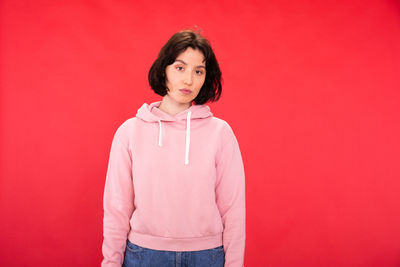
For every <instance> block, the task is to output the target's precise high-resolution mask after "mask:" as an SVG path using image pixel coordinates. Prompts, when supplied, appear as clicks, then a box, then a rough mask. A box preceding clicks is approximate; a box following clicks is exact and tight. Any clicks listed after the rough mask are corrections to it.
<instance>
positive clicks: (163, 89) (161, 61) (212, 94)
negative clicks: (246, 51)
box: [148, 29, 222, 105]
mask: <svg viewBox="0 0 400 267" xmlns="http://www.w3.org/2000/svg"><path fill="white" fill-rule="evenodd" d="M188 47H191V48H193V49H195V50H196V49H198V50H200V51H201V52H202V53H203V55H204V57H205V61H206V78H205V81H204V84H203V86H202V87H201V89H200V92H199V94H198V95H197V97H196V98H195V99H194V100H193V102H195V104H196V105H202V104H205V103H207V102H208V101H211V102H215V101H217V100H218V99H219V98H220V96H221V91H222V84H221V80H222V79H221V70H220V69H219V64H218V61H217V59H216V57H215V54H214V52H213V50H212V48H211V45H210V43H209V41H208V40H207V39H206V38H204V37H203V36H202V35H201V34H200V33H199V32H198V31H195V30H191V29H185V30H182V31H180V32H177V33H175V34H174V35H172V37H171V38H170V39H169V40H168V41H167V43H166V44H165V45H164V46H163V47H162V48H161V51H160V53H159V54H158V58H157V59H156V60H155V61H154V63H153V65H152V66H151V68H150V71H149V76H148V79H149V83H150V87H151V88H152V89H153V91H154V92H155V93H156V94H158V95H160V96H165V95H166V94H167V90H168V89H167V86H166V84H165V79H166V75H165V68H166V67H167V66H168V65H171V64H172V63H174V62H175V60H176V58H177V57H178V55H179V54H180V53H182V52H183V51H185V50H186V49H187V48H188Z"/></svg>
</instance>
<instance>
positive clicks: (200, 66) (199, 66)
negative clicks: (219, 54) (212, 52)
mask: <svg viewBox="0 0 400 267" xmlns="http://www.w3.org/2000/svg"><path fill="white" fill-rule="evenodd" d="M176 61H179V62H181V63H182V64H184V65H187V63H186V62H185V61H183V60H181V59H177V60H175V62H176ZM196 67H197V68H204V69H205V68H206V66H203V65H198V66H196Z"/></svg>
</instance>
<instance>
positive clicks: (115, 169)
mask: <svg viewBox="0 0 400 267" xmlns="http://www.w3.org/2000/svg"><path fill="white" fill-rule="evenodd" d="M120 131H121V127H120V128H119V129H118V130H117V132H116V133H115V135H114V139H113V142H112V145H111V151H110V158H109V163H108V169H107V176H106V183H105V188H104V198H103V206H104V219H103V235H104V241H103V246H102V251H103V256H104V259H103V261H102V263H101V266H102V267H106V266H107V267H111V266H113V267H114V266H115V267H116V266H118V267H121V266H122V263H123V261H124V252H125V247H126V240H127V236H128V232H129V230H130V225H129V221H130V218H131V216H132V213H133V211H134V206H133V199H134V191H133V181H132V171H131V170H132V158H131V154H130V152H129V150H128V146H127V144H125V143H123V141H122V140H121V137H120Z"/></svg>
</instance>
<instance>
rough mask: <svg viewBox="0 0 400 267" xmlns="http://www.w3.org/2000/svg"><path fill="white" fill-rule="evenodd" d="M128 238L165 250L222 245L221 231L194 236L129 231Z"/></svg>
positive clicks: (139, 244) (187, 249)
mask: <svg viewBox="0 0 400 267" xmlns="http://www.w3.org/2000/svg"><path fill="white" fill-rule="evenodd" d="M128 239H129V241H130V242H132V243H134V244H135V245H138V246H142V247H145V248H149V249H155V250H167V251H196V250H204V249H211V248H215V247H219V246H222V233H220V234H217V235H212V236H204V237H194V238H171V237H162V236H152V235H146V234H142V233H138V232H133V231H130V232H129V234H128Z"/></svg>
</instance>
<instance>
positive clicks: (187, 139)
mask: <svg viewBox="0 0 400 267" xmlns="http://www.w3.org/2000/svg"><path fill="white" fill-rule="evenodd" d="M191 115H192V112H191V111H189V112H188V114H187V118H186V151H185V165H188V164H189V148H190V116H191ZM158 124H159V126H160V130H159V132H158V145H159V146H162V128H161V120H158Z"/></svg>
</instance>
